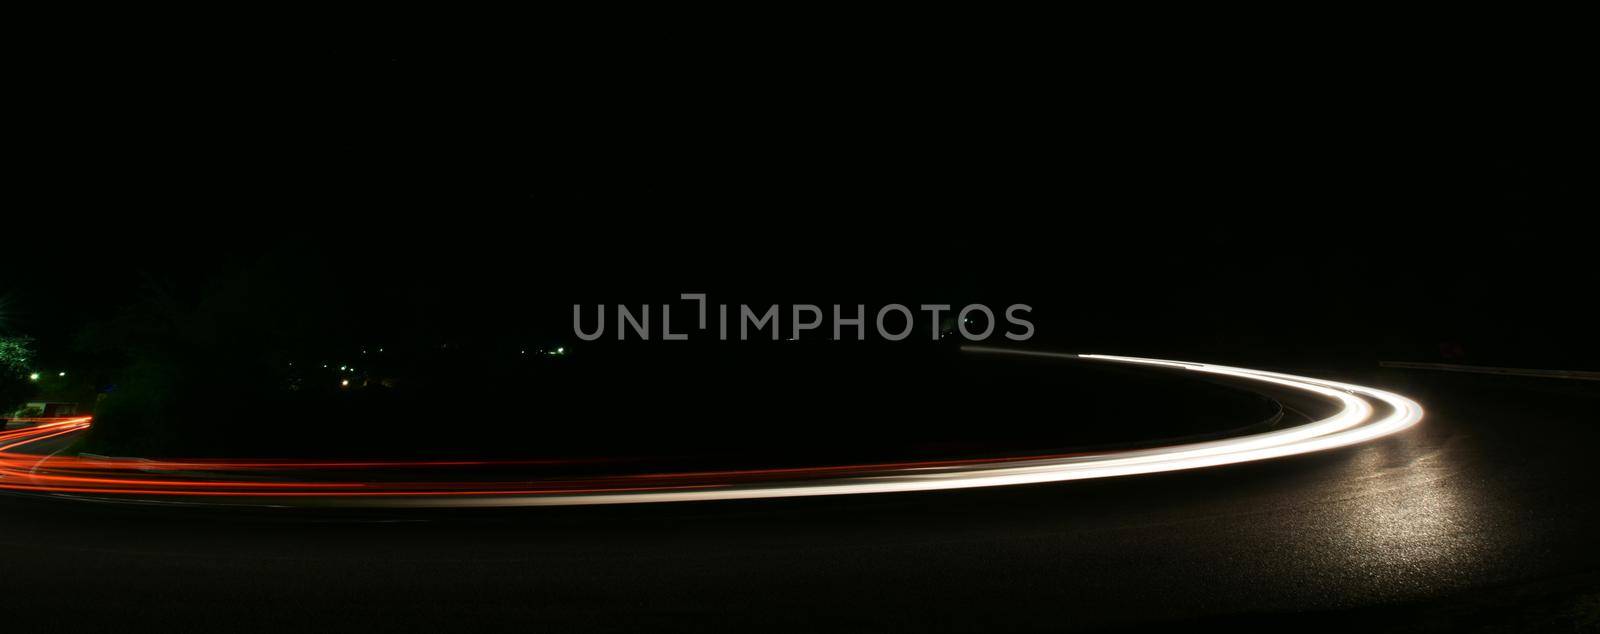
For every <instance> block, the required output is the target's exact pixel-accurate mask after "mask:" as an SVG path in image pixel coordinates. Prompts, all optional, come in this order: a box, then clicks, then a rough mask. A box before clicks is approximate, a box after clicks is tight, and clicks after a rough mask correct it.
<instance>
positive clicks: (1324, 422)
mask: <svg viewBox="0 0 1600 634" xmlns="http://www.w3.org/2000/svg"><path fill="white" fill-rule="evenodd" d="M963 350H965V351H968V352H977V353H986V354H1006V355H1020V356H1031V357H1049V358H1061V359H1074V360H1084V361H1090V362H1101V363H1119V364H1130V365H1141V366H1148V367H1152V368H1159V369H1162V370H1171V371H1182V372H1197V373H1202V374H1211V375H1218V376H1225V377H1230V378H1234V379H1241V380H1246V381H1254V382H1259V383H1265V384H1270V385H1273V386H1276V387H1279V388H1287V389H1291V390H1298V391H1300V392H1304V393H1307V394H1310V395H1313V396H1315V397H1318V398H1321V399H1326V400H1327V401H1329V402H1330V403H1333V404H1336V405H1338V406H1339V411H1338V412H1337V413H1335V414H1333V415H1332V416H1329V417H1327V418H1323V419H1320V420H1316V421H1312V422H1310V423H1307V424H1304V425H1299V426H1296V427H1291V428H1288V429H1281V430H1276V431H1271V432H1265V433H1259V434H1252V435H1247V436H1239V437H1234V438H1225V439H1221V440H1211V441H1205V442H1195V443H1185V444H1179V445H1171V446H1165V447H1156V448H1148V449H1135V450H1126V451H1110V452H1100V453H1089V454H1066V455H1049V456H1031V457H1023V458H1006V459H973V460H947V461H924V462H901V463H885V464H871V465H844V466H830V467H801V468H790V469H766V470H740V471H703V472H684V473H660V474H644V475H625V476H592V477H578V478H568V479H546V480H532V481H471V480H454V481H451V480H427V479H421V480H414V481H390V480H379V481H367V480H337V479H335V480H327V479H325V478H326V477H327V476H328V475H329V474H330V473H333V472H340V471H350V470H354V471H361V470H380V469H382V470H395V471H400V472H402V473H407V474H410V473H416V474H419V475H422V476H429V475H432V476H435V477H437V476H438V474H439V472H440V470H441V469H446V468H450V467H473V466H485V465H490V466H503V465H526V464H539V463H542V462H549V461H491V460H459V461H293V460H266V461H263V460H254V461H250V460H170V461H150V460H126V459H123V460H106V459H92V458H85V457H81V456H41V455H38V454H26V453H20V452H18V451H17V450H18V449H20V448H23V447H25V446H28V445H32V444H34V443H38V442H41V441H44V440H47V439H50V438H56V437H60V436H64V435H67V434H74V433H78V432H81V431H83V430H85V429H87V428H88V427H89V425H90V424H91V421H90V419H89V418H87V417H83V418H70V419H49V420H40V421H36V424H35V425H34V426H32V427H28V428H24V429H17V430H11V431H4V432H0V490H11V491H19V492H30V493H44V494H57V495H74V496H87V497H93V498H99V499H109V500H123V501H160V500H186V501H190V502H199V503H228V504H266V505H274V506H283V505H299V506H363V507H370V506H387V507H500V506H562V505H588V504H630V503H645V502H685V501H702V500H733V499H752V498H777V497H799V496H816V495H850V494H863V493H897V492H911V491H932V490H944V489H966V488H976V487H990V486H1007V485H1019V484H1038V483H1046V482H1063V481H1069V480H1084V479H1091V478H1107V477H1117V476H1127V475H1138V474H1149V473H1161V472H1168V471H1179V470H1185V469H1198V468H1204V467H1213V466H1220V465H1227V464H1236V463H1241V462H1251V461H1256V460H1267V459H1271V458H1279V457H1284V456H1292V455H1296V454H1304V453H1310V452H1314V451H1323V450H1327V449H1333V448H1337V447H1344V446H1348V445H1353V444H1357V443H1361V442H1366V441H1369V440H1372V439H1374V438H1378V437H1381V436H1385V435H1388V434H1392V433H1395V432H1398V431H1401V430H1403V429H1406V428H1408V427H1411V426H1412V425H1415V424H1416V423H1417V422H1418V421H1420V420H1421V419H1422V416H1423V411H1422V407H1421V406H1420V405H1418V404H1417V403H1416V402H1415V401H1413V400H1411V399H1408V398H1406V397H1404V396H1401V395H1399V394H1395V393H1393V392H1388V391H1384V390H1379V389H1375V388H1370V387H1365V386H1360V385H1353V384H1349V383H1341V382H1337V381H1329V380H1324V379H1315V378H1310V377H1303V376H1295V375H1290V374H1282V373H1277V372H1267V371H1263V370H1252V369H1248V368H1236V367H1230V366H1223V365H1214V364H1208V363H1189V362H1183V361H1169V360H1163V359H1145V358H1138V357H1121V356H1110V355H1096V354H1086V355H1076V354H1063V353H1051V352H1037V351H1028V350H1014V349H1005V348H988V347H981V346H968V347H965V348H963ZM1374 403H1377V404H1378V405H1379V406H1380V407H1381V409H1382V411H1383V413H1382V415H1381V416H1380V415H1378V412H1379V410H1380V407H1375V406H1374ZM246 474H248V476H247V477H248V479H241V476H246ZM263 474H265V475H263ZM296 474H309V475H310V477H305V478H293V479H290V478H292V477H293V476H295V475H296ZM274 477H277V478H278V479H273V478H274ZM319 477H320V478H324V479H318V478H319Z"/></svg>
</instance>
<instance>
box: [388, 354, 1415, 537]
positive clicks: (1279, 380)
mask: <svg viewBox="0 0 1600 634" xmlns="http://www.w3.org/2000/svg"><path fill="white" fill-rule="evenodd" d="M965 350H968V351H972V352H990V353H1000V354H1017V355H1026V356H1044V357H1060V358H1078V359H1090V360H1099V361H1110V362H1117V363H1130V364H1139V365H1152V366H1161V367H1166V368H1173V369H1180V370H1188V371H1197V372H1206V373H1211V374H1219V375H1225V376H1232V377H1236V378H1241V379H1246V380H1252V381H1261V382H1265V383H1273V384H1276V385H1281V386H1284V387H1289V388H1293V389H1298V390H1302V391H1305V392H1309V393H1313V394H1316V395H1318V396H1322V397H1326V398H1331V399H1334V400H1336V401H1338V402H1339V403H1340V404H1341V405H1342V406H1343V409H1342V410H1341V411H1340V412H1339V413H1337V414H1335V415H1333V416H1330V417H1328V418H1324V419H1321V420H1318V421H1315V422H1312V423H1309V424H1306V425H1301V426H1298V427H1295V428H1292V429H1287V430H1281V431H1277V432H1268V433H1263V434H1255V435H1251V436H1244V437H1240V438H1230V439H1224V440H1217V441H1210V442H1206V443H1193V444H1189V445H1178V446H1173V447H1162V448H1156V449H1144V450H1135V451H1129V452H1118V453H1114V454H1102V455H1098V456H1074V457H1069V458H1056V459H1046V460H1031V461H1030V460H1026V459H1023V460H1019V461H1017V462H1012V463H1005V464H1003V465H1001V466H977V467H962V468H954V469H945V468H938V467H934V468H919V469H911V470H906V472H904V473H901V474H897V475H883V476H862V477H858V478H854V479H851V480H848V481H838V482H820V483H796V484H791V485H770V486H763V487H745V488H727V489H711V490H692V491H661V492H646V493H623V494H614V495H612V494H603V493H602V494H594V495H578V496H560V497H548V498H540V497H534V498H523V499H520V500H516V499H457V500H450V501H449V504H448V505H449V506H503V505H513V506H547V505H580V504H632V503H643V502H688V501H700V500H732V499H752V498H775V497H801V496H815V495H851V494H862V493H899V492H913V491H933V490H945V489H967V488H978V487H990V486H1007V485H1019V484H1042V483H1048V482H1064V481H1070V480H1086V479H1093V478H1108V477H1117V476H1128V475H1140V474H1150V473H1162V472H1169V471H1181V470H1185V469H1198V468H1204V467H1214V466H1222V465H1229V464H1238V463H1241V462H1252V461H1256V460H1267V459H1270V458H1280V457H1285V456H1292V455H1298V454H1304V453H1310V452H1314V451H1323V450H1327V449H1334V448H1337V447H1344V446H1349V445H1353V444H1357V443H1361V442H1365V441H1368V440H1372V439H1374V438H1379V437H1382V436H1386V435H1388V434H1392V433H1395V432H1398V431H1401V430H1403V429H1406V428H1409V427H1411V426H1413V425H1415V424H1417V422H1419V421H1421V420H1422V416H1423V411H1422V406H1421V405H1419V404H1417V403H1416V401H1413V400H1411V399H1408V398H1406V397H1404V396H1400V395H1399V394H1395V393H1393V392H1387V391H1384V390H1379V389H1374V388H1369V387H1365V386H1360V385H1353V384H1348V383H1340V382H1336V381H1326V380H1322V379H1313V378H1309V377H1301V376H1295V375H1291V374H1282V373H1277V372H1267V371H1262V370H1251V369H1247V368H1234V367H1229V366H1222V365H1213V364H1206V363H1190V362H1182V361H1169V360H1164V359H1144V358H1139V357H1118V356H1110V355H1093V354H1088V355H1072V354H1062V353H1051V352H1035V351H1025V350H1011V349H1004V348H984V347H967V348H965ZM1352 393H1353V394H1352ZM1354 394H1359V395H1362V396H1367V397H1371V398H1374V399H1377V400H1380V401H1383V402H1384V403H1385V404H1386V405H1388V406H1389V407H1390V408H1391V409H1392V410H1393V411H1392V412H1391V413H1390V414H1388V415H1387V416H1384V417H1383V418H1382V419H1379V420H1377V421H1374V422H1370V423H1368V424H1366V425H1362V423H1367V422H1368V421H1369V419H1370V418H1371V417H1372V411H1373V410H1372V406H1371V405H1370V404H1368V403H1367V402H1366V401H1364V400H1362V399H1361V398H1358V397H1357V396H1355V395H1354ZM408 505H409V504H408ZM417 505H422V506H431V505H432V504H429V503H428V501H417Z"/></svg>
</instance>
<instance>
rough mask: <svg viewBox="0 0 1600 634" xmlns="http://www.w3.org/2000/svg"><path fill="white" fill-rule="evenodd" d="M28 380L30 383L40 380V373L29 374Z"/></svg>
mask: <svg viewBox="0 0 1600 634" xmlns="http://www.w3.org/2000/svg"><path fill="white" fill-rule="evenodd" d="M28 380H30V381H37V380H39V373H38V372H34V373H33V374H29V375H28Z"/></svg>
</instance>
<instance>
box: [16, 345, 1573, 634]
mask: <svg viewBox="0 0 1600 634" xmlns="http://www.w3.org/2000/svg"><path fill="white" fill-rule="evenodd" d="M1302 373H1304V374H1308V375H1312V376H1327V375H1326V374H1325V373H1324V374H1319V373H1317V372H1316V371H1315V370H1306V369H1302ZM1328 378H1337V379H1346V380H1350V381H1352V382H1357V383H1362V384H1366V385H1372V386H1375V387H1383V388H1386V389H1393V390H1395V391H1397V392H1400V393H1402V394H1406V395H1408V396H1411V397H1413V398H1415V399H1417V400H1418V401H1420V402H1421V403H1422V404H1423V406H1424V407H1426V408H1427V411H1428V418H1427V419H1426V420H1425V421H1424V422H1423V423H1422V425H1420V426H1418V427H1416V428H1413V429H1411V430H1407V431H1405V432H1402V433H1400V434H1397V435H1395V436H1391V437H1387V438H1382V439H1378V440H1376V441H1373V442H1371V443H1368V444H1365V445H1360V446H1355V447H1349V448H1344V449H1338V450H1332V451H1327V452H1322V453H1318V454H1312V455H1306V456H1296V457H1289V458H1283V459H1278V460H1272V461H1266V462H1259V463H1250V464H1241V465H1232V466H1226V467H1216V468H1210V469H1202V470H1197V471H1184V472H1176V473H1166V474H1153V475H1143V476H1131V477H1125V478H1112V479H1105V480H1090V481H1079V482H1065V483H1055V484H1042V485H1031V486H1020V487H1002V488H992V489H974V490H966V491H946V492H924V493H904V494H888V495H861V496H845V497H827V498H805V499H787V500H754V501H734V502H708V503H687V504H668V505H641V506H626V507H594V508H535V509H511V510H499V511H484V512H467V511H460V510H451V511H428V512H406V511H367V512H361V513H329V512H316V513H312V512H306V511H288V510H286V511H281V512H279V511H271V510H257V511H234V510H217V509H188V508H182V507H170V508H169V507H158V508H145V507H124V506H111V505H103V504H94V503H81V502H70V501H61V500H42V499H33V498H23V497H4V498H0V592H3V594H0V600H3V601H4V602H5V607H6V608H7V609H6V616H5V618H4V621H3V625H0V627H3V628H4V629H6V630H8V631H25V632H31V631H68V630H76V629H85V630H86V629H96V630H100V631H107V630H111V631H120V630H123V629H124V628H129V629H132V628H137V629H160V630H162V631H167V632H201V631H205V632H215V631H276V632H283V631H349V630H384V631H469V630H470V631H516V632H529V631H539V630H550V631H575V630H592V631H633V630H639V629H649V630H683V631H708V630H711V631H715V630H720V629H726V630H733V631H745V632H771V631H824V630H828V631H923V632H940V631H986V632H993V631H1015V630H1049V631H1060V630H1084V629H1099V628H1170V627H1173V626H1176V625H1180V624H1182V625H1187V624H1190V623H1195V622H1199V623H1205V624H1211V625H1222V626H1229V627H1262V628H1278V627H1293V628H1296V629H1306V628H1312V629H1319V628H1330V629H1333V628H1337V629H1345V628H1360V629H1363V630H1369V631H1370V630H1377V631H1385V630H1391V629H1399V630H1406V631H1417V630H1421V631H1460V630H1463V629H1464V630H1466V631H1473V630H1489V631H1500V630H1505V629H1510V630H1517V631H1520V630H1523V629H1528V630H1536V631H1544V630H1549V629H1558V630H1559V629H1572V630H1575V631H1583V630H1589V629H1595V628H1600V538H1597V536H1600V495H1597V494H1596V490H1595V488H1594V487H1593V485H1592V482H1593V481H1594V480H1596V478H1594V474H1595V472H1596V469H1597V468H1600V465H1597V462H1596V460H1595V458H1594V453H1595V451H1596V447H1597V446H1600V444H1597V443H1596V440H1597V436H1600V425H1596V423H1597V422H1600V409H1597V408H1600V394H1597V392H1600V390H1597V389H1595V388H1594V386H1592V385H1588V384H1583V385H1579V383H1583V382H1575V381H1559V380H1550V379H1528V380H1516V379H1507V378H1504V377H1463V376H1450V375H1437V374H1433V375H1430V374H1427V373H1423V372H1406V371H1384V372H1382V373H1376V372H1375V373H1372V374H1369V375H1363V376H1356V375H1351V376H1328ZM113 628H115V629H113Z"/></svg>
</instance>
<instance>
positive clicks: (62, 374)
mask: <svg viewBox="0 0 1600 634" xmlns="http://www.w3.org/2000/svg"><path fill="white" fill-rule="evenodd" d="M66 375H67V373H66V372H62V373H60V374H57V375H56V376H66Z"/></svg>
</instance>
